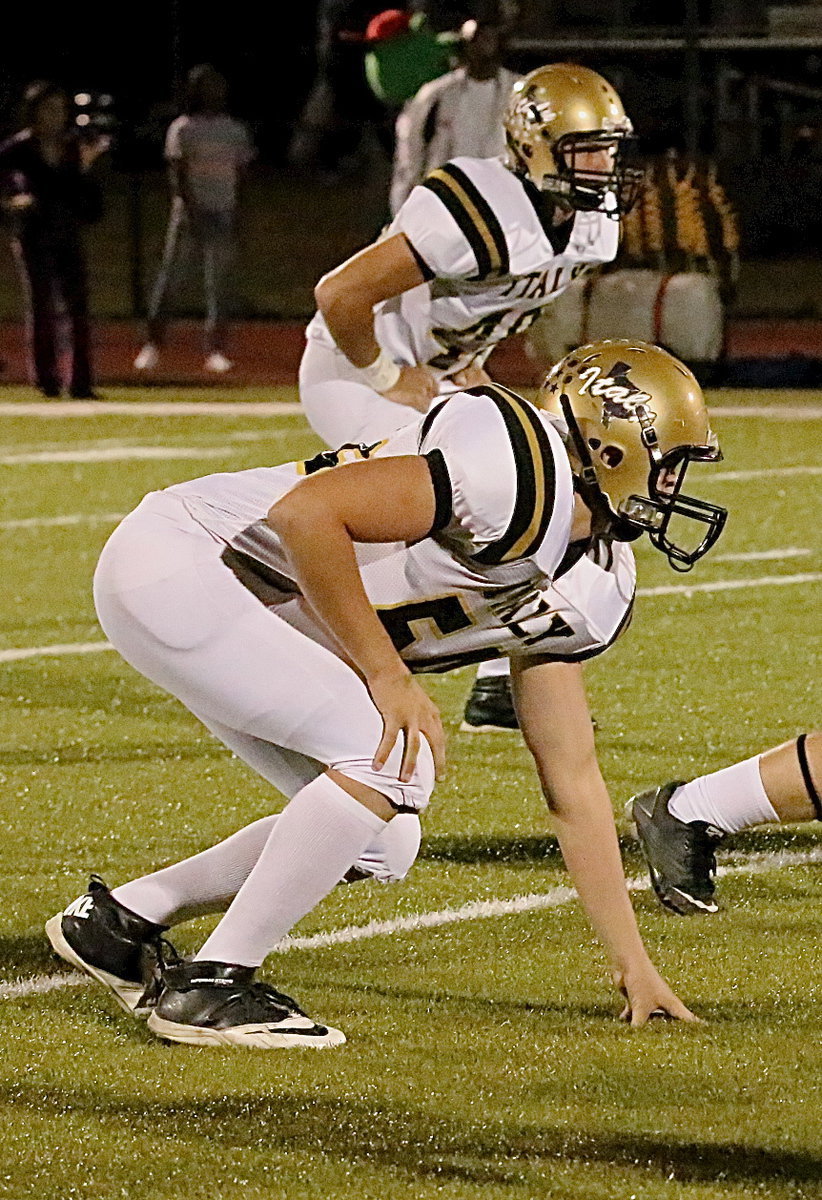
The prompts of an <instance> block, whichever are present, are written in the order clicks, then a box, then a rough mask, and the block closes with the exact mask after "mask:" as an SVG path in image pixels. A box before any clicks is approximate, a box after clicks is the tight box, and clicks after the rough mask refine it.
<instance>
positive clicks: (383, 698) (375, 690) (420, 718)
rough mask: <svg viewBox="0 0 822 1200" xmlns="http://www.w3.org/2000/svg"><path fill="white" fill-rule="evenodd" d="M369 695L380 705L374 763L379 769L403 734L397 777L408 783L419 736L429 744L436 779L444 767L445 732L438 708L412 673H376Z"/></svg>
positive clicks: (417, 752) (414, 763)
mask: <svg viewBox="0 0 822 1200" xmlns="http://www.w3.org/2000/svg"><path fill="white" fill-rule="evenodd" d="M368 690H369V691H370V692H371V699H372V700H373V701H374V703H375V705H376V706H377V708H378V709H379V712H380V715H381V717H382V721H383V733H382V738H381V739H380V744H379V746H378V747H377V752H376V754H375V755H374V762H373V767H374V770H375V771H381V770H382V768H383V767H384V766H385V763H386V761H387V759H388V756H389V755H390V753H391V751H392V750H393V749H394V746H395V744H396V741H397V738H398V737H399V736H400V735H402V739H403V756H402V765H401V767H400V773H399V778H400V779H401V780H402V782H403V783H407V782H408V781H409V780H410V778H411V776H412V775H413V773H414V767H415V766H416V764H417V756H418V755H419V751H420V737H421V736H422V737H424V738H425V740H426V741H427V742H428V745H429V746H430V747H431V754H432V756H433V759H434V768H435V771H436V776H437V779H441V778H442V776H443V774H444V771H445V735H444V733H443V730H442V720H441V719H440V714H439V710H438V708H437V706H436V704H434V702H433V700H432V699H431V697H430V696H429V695H428V693H427V692H425V691H424V690H423V689H422V688H421V687H420V685H419V684H418V683H417V681H416V679H414V677H413V675H410V674H405V675H389V676H375V677H374V678H372V679H369V680H368Z"/></svg>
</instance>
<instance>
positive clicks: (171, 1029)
mask: <svg viewBox="0 0 822 1200" xmlns="http://www.w3.org/2000/svg"><path fill="white" fill-rule="evenodd" d="M162 982H163V990H162V991H161V993H160V996H159V998H158V1000H157V1004H156V1006H155V1008H154V1010H153V1011H152V1013H151V1015H150V1016H149V1018H148V1027H149V1029H150V1030H151V1032H152V1033H154V1034H156V1036H157V1037H158V1038H162V1039H163V1041H167V1042H183V1043H186V1044H187V1045H190V1046H246V1047H250V1048H252V1049H256V1050H278V1049H282V1048H284V1047H290V1046H310V1047H312V1048H320V1047H324V1046H340V1045H342V1043H343V1042H344V1041H345V1034H344V1033H341V1032H340V1030H339V1029H331V1028H330V1027H329V1026H327V1025H317V1024H316V1023H315V1022H314V1021H312V1020H311V1018H310V1017H307V1016H306V1015H305V1013H304V1012H303V1010H302V1009H301V1008H300V1006H299V1005H298V1004H297V1003H296V1001H295V1000H292V999H291V997H290V996H284V995H283V993H282V992H276V991H275V990H274V988H272V987H269V986H268V985H267V984H265V983H255V981H254V968H253V967H236V966H231V965H229V964H226V963H217V962H186V963H181V964H178V965H177V966H173V967H168V968H166V970H165V971H163V975H162Z"/></svg>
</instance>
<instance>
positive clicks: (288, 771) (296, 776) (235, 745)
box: [194, 713, 325, 799]
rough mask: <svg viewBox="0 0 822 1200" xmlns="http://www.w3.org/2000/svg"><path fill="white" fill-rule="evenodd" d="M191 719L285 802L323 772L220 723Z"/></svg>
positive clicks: (294, 754) (314, 762)
mask: <svg viewBox="0 0 822 1200" xmlns="http://www.w3.org/2000/svg"><path fill="white" fill-rule="evenodd" d="M194 715H195V716H196V717H199V719H200V720H201V721H202V723H203V724H204V725H205V727H206V728H207V729H208V730H210V732H211V733H213V734H214V736H215V737H216V738H218V739H219V741H221V742H222V743H223V745H224V746H227V747H228V749H229V750H231V751H232V753H233V754H235V755H236V756H237V758H239V759H240V760H241V761H242V762H244V763H245V764H246V765H247V766H249V767H251V769H252V771H254V772H255V773H256V774H257V775H259V776H260V777H261V778H262V779H265V780H266V781H267V782H268V783H270V784H273V786H274V787H275V788H277V790H278V791H280V792H282V794H283V795H284V796H288V797H289V799H290V798H291V797H292V796H296V794H297V792H299V791H300V789H301V788H304V787H305V786H306V784H308V783H311V781H312V780H313V779H316V778H317V776H318V775H322V773H323V772H324V771H325V766H324V765H323V763H320V762H317V760H316V759H315V758H309V757H308V756H307V755H305V754H299V753H298V752H297V751H295V750H286V749H285V748H284V747H283V746H275V745H274V744H273V743H272V742H267V741H264V740H263V739H262V738H257V737H252V735H251V734H250V733H241V732H240V731H239V730H238V729H231V728H230V726H228V725H223V724H222V723H221V722H220V721H215V720H212V719H210V718H208V717H204V716H203V715H202V713H195V714H194Z"/></svg>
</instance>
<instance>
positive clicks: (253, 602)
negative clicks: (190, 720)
mask: <svg viewBox="0 0 822 1200" xmlns="http://www.w3.org/2000/svg"><path fill="white" fill-rule="evenodd" d="M222 550H223V545H222V543H220V542H217V541H216V540H215V539H214V538H212V537H211V535H210V534H209V533H208V532H207V531H206V530H205V529H203V527H202V526H201V525H199V524H198V523H197V522H196V521H194V520H193V519H192V518H191V517H190V516H189V514H188V512H187V510H186V508H185V505H184V503H183V501H182V499H181V498H180V497H178V496H176V495H174V494H173V493H170V492H154V493H151V494H150V495H148V496H147V497H146V498H145V499H144V500H143V501H142V503H141V504H140V505H139V507H138V508H137V509H135V511H134V512H133V513H131V514H130V515H129V516H128V517H126V518H125V520H124V521H123V522H122V524H121V525H119V526H118V528H117V529H115V531H114V533H113V534H112V535H111V537H110V538H109V540H108V542H107V543H106V546H105V547H104V549H103V553H102V554H101V556H100V561H99V563H98V565H97V570H96V572H95V576H94V600H95V604H96V607H97V613H98V616H99V619H100V624H101V625H102V627H103V630H104V632H105V633H106V636H107V637H108V638H109V640H110V641H111V643H112V645H113V646H114V647H115V648H116V649H117V650H118V651H119V652H120V654H121V655H122V657H123V658H124V659H125V660H126V661H127V662H129V663H131V665H132V666H133V667H135V668H136V669H137V670H138V671H139V672H140V673H141V674H142V675H145V676H146V677H147V678H148V679H151V680H152V681H153V682H154V683H156V684H158V685H159V686H160V687H163V688H165V689H166V691H169V692H171V693H172V694H173V695H175V696H177V698H178V699H179V700H181V701H182V702H183V704H185V705H186V707H187V708H189V709H190V710H191V712H193V713H194V714H195V716H197V717H198V718H199V719H200V720H201V721H202V722H203V724H204V725H206V726H207V727H208V728H209V729H210V730H211V731H212V732H213V733H214V734H215V736H216V737H218V738H219V739H220V741H222V742H223V743H224V744H225V745H226V746H228V747H229V748H230V749H231V750H233V751H234V753H235V754H236V755H237V757H238V758H240V759H242V760H243V761H244V762H246V763H247V764H248V765H249V766H250V767H251V768H252V769H253V770H255V771H256V772H257V773H258V774H259V775H261V776H262V777H263V778H264V779H266V780H268V781H269V782H270V783H272V784H273V785H274V786H275V787H277V788H279V789H280V791H282V792H284V793H285V795H287V796H293V795H294V794H295V793H296V792H297V791H299V789H300V788H301V787H303V786H304V785H305V784H306V783H308V782H309V781H310V780H311V779H314V778H316V776H317V775H319V774H321V773H322V771H323V770H325V768H326V767H333V768H334V769H335V770H338V771H340V772H341V773H342V774H344V775H347V776H349V777H350V778H351V779H357V780H359V781H360V782H362V783H364V784H366V785H367V786H368V787H371V788H374V789H375V790H376V791H378V792H381V793H382V794H383V795H385V796H386V797H387V798H388V799H389V800H390V801H391V803H392V804H394V805H395V806H396V807H408V808H412V809H414V810H415V811H421V810H422V809H423V808H425V806H426V805H427V803H428V800H429V797H430V795H431V791H432V790H433V785H434V764H433V758H432V755H431V751H430V749H429V747H428V745H427V743H426V742H424V741H423V743H422V745H421V747H420V754H419V758H418V761H417V767H416V769H415V771H414V774H413V777H412V779H411V780H410V781H409V782H408V783H403V782H401V781H400V779H399V769H400V762H401V758H402V746H401V743H400V742H398V743H397V745H396V746H395V748H394V750H393V751H392V753H391V755H390V757H389V759H388V762H387V763H386V765H385V767H384V768H383V770H382V771H379V772H378V771H374V769H373V767H372V765H371V761H372V758H373V755H374V753H375V751H376V748H377V745H378V744H379V741H380V737H381V736H382V718H381V717H380V714H379V712H378V710H377V709H376V707H375V706H374V704H373V702H372V700H371V697H370V696H369V694H368V690H367V688H366V686H365V684H364V683H363V681H362V680H361V679H360V677H359V676H358V675H357V674H356V673H355V672H354V671H353V670H352V669H351V668H350V667H349V666H347V665H346V664H345V663H344V662H342V661H341V660H340V659H339V658H337V657H336V656H335V655H334V654H332V653H331V652H330V651H329V650H327V649H325V647H323V646H319V645H318V644H317V643H316V642H313V641H311V640H310V639H309V638H307V637H306V636H305V635H304V634H303V633H300V632H299V631H298V630H296V629H293V628H292V627H291V626H290V625H287V624H286V622H285V621H283V620H282V618H281V617H279V616H278V615H277V613H276V611H275V610H274V609H270V608H266V607H265V605H263V604H262V603H261V602H260V601H259V600H257V599H256V597H254V596H253V595H252V594H251V593H250V592H249V591H247V590H246V588H244V587H243V585H242V584H241V583H240V582H239V581H238V579H237V578H236V577H235V575H234V574H233V572H232V571H231V570H230V569H229V568H228V567H227V566H226V565H225V564H224V563H223V562H222V560H221V558H220V555H221V553H222ZM394 824H395V822H394V821H391V822H389V823H388V826H387V829H386V833H388V831H390V829H391V826H392V825H394ZM374 851H376V852H377V855H378V856H379V847H378V846H377V845H376V844H375V846H373V847H369V848H368V851H367V853H366V855H364V858H368V859H370V860H373V858H374V853H372V852H374ZM406 869H407V868H406ZM369 873H371V874H377V873H378V872H376V871H375V870H374V868H373V862H372V866H371V869H370V871H369Z"/></svg>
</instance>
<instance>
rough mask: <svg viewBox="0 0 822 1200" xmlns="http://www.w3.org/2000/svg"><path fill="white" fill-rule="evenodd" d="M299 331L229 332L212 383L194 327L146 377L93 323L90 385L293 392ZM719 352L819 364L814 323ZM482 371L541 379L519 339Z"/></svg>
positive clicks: (18, 361)
mask: <svg viewBox="0 0 822 1200" xmlns="http://www.w3.org/2000/svg"><path fill="white" fill-rule="evenodd" d="M303 329H304V326H303V325H302V324H297V323H275V322H263V321H246V322H240V323H237V324H235V325H234V326H233V327H232V332H231V337H230V343H229V355H230V357H231V358H232V359H233V361H234V369H233V370H232V371H231V372H230V373H229V374H226V375H220V376H214V375H211V374H209V373H208V372H206V371H204V370H203V352H202V338H201V326H200V325H199V324H198V323H197V322H194V321H180V322H178V323H176V324H175V325H173V326H172V328H171V333H170V335H169V344H168V346H167V348H166V350H165V352H164V354H163V356H162V358H161V360H160V365H159V366H158V368H157V369H156V370H155V371H152V372H151V373H150V374H146V373H141V372H138V371H135V370H134V368H133V366H132V361H133V359H134V355H135V354H136V352H137V350H138V349H139V347H140V340H141V326H140V325H138V324H137V323H136V322H132V321H104V322H98V323H97V325H96V326H95V329H94V361H95V366H96V378H97V382H98V383H99V384H100V385H102V386H105V385H106V384H124V385H131V386H140V387H144V386H162V385H177V386H180V385H183V386H201V385H209V384H211V385H221V386H223V387H225V385H226V384H233V385H237V386H247V387H256V386H265V385H271V384H293V383H296V380H297V368H298V365H299V361H300V355H301V354H302V348H303ZM727 345H728V356H729V357H730V358H734V359H737V358H780V357H787V356H793V355H804V356H807V357H811V358H822V321H820V320H810V319H809V320H797V321H774V320H765V319H755V320H754V319H749V320H742V319H737V320H735V321H731V322H729V325H728V335H727ZM490 365H491V371H492V374H493V376H494V378H495V379H497V380H499V382H500V383H504V384H508V385H509V386H512V387H529V386H535V385H537V384H538V383H539V382H540V378H541V374H542V372H541V370H540V368H539V367H538V366H537V365H536V364H535V363H533V362H532V361H531V360H530V359H529V358H528V356H527V354H526V353H525V349H524V345H523V342H522V340H521V339H520V338H512V339H510V340H509V341H508V342H505V343H504V344H503V345H502V346H500V348H499V349H498V350H496V351H495V352H494V355H493V357H492V359H491V364H490ZM27 378H28V375H27V368H26V350H25V337H24V332H23V329H22V326H21V325H19V324H3V325H0V383H25V382H26V381H27Z"/></svg>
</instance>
